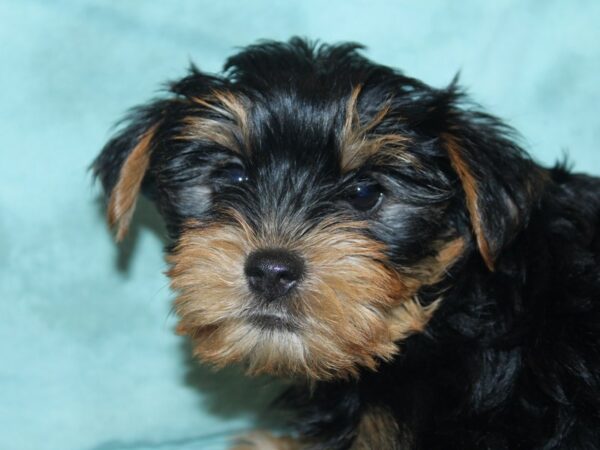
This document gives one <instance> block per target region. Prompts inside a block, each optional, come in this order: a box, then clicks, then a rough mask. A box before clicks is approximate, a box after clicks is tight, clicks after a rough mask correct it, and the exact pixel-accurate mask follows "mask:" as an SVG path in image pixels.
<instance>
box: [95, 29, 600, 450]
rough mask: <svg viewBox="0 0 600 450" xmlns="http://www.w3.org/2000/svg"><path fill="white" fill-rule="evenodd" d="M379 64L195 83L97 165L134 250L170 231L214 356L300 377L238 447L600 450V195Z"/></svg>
mask: <svg viewBox="0 0 600 450" xmlns="http://www.w3.org/2000/svg"><path fill="white" fill-rule="evenodd" d="M360 48H361V47H360V46H359V45H355V44H343V45H331V46H329V45H316V44H311V43H309V42H306V41H304V40H301V39H297V38H295V39H292V40H290V41H289V42H287V43H278V42H265V43H261V44H258V45H253V46H250V47H247V48H245V49H244V50H242V51H241V52H240V53H238V54H236V55H234V56H232V57H231V58H229V59H228V61H227V63H226V64H225V68H224V71H223V73H222V74H221V75H208V74H205V73H203V72H200V71H199V70H198V69H196V68H195V67H192V68H191V70H190V72H189V74H188V75H187V76H186V77H184V78H183V79H181V80H179V81H177V82H175V83H172V84H171V85H170V87H169V92H168V93H167V94H166V95H165V96H164V98H162V99H157V100H154V101H151V102H150V103H148V104H146V105H144V106H141V107H139V108H137V109H135V110H134V111H133V112H132V113H131V114H130V115H129V117H128V118H127V122H126V124H125V126H124V127H121V129H120V131H118V132H117V134H116V136H115V137H114V138H113V139H112V140H110V142H108V144H106V146H105V148H104V149H103V150H102V153H101V154H100V156H99V157H98V158H97V159H96V161H95V163H94V165H93V169H94V171H95V174H96V175H97V176H98V177H99V178H100V180H101V181H102V184H103V186H104V189H105V191H106V194H107V198H108V202H107V210H108V221H109V223H110V225H111V226H112V227H114V228H115V230H116V234H117V237H118V239H121V238H123V236H124V235H125V234H126V231H127V227H128V225H129V223H130V221H131V218H132V215H133V211H134V208H135V204H136V199H137V197H138V195H139V194H140V193H144V194H145V195H147V196H148V197H149V198H150V199H151V200H152V201H153V202H154V203H155V204H156V206H157V208H158V210H159V211H160V213H161V215H162V217H163V218H164V220H165V222H166V225H167V229H168V231H169V233H170V237H171V238H172V240H173V245H172V246H171V247H170V248H169V250H168V256H167V258H168V262H169V264H170V270H169V273H168V275H169V277H170V278H171V280H172V287H173V289H174V291H176V292H177V293H178V297H177V299H176V301H175V309H176V311H177V314H178V316H179V318H180V322H179V325H178V332H179V333H180V334H182V335H186V336H189V338H190V339H191V340H192V342H193V347H194V351H195V354H196V355H197V356H198V357H199V358H200V359H201V360H202V361H205V362H207V363H210V364H212V365H214V366H216V367H222V366H225V365H228V364H233V363H239V364H242V365H244V366H245V367H246V369H247V372H248V374H251V375H252V374H260V373H268V374H272V375H277V376H281V377H285V378H287V379H291V380H293V385H294V387H293V388H291V390H290V391H289V392H287V393H286V394H285V395H284V400H285V401H286V402H287V405H288V407H290V408H292V409H293V410H294V411H295V414H296V417H297V423H296V428H295V429H294V430H293V431H292V432H291V433H290V436H289V437H274V436H270V435H268V434H262V435H261V434H256V435H254V436H251V437H250V438H248V439H247V440H246V442H245V443H242V444H240V445H239V448H259V449H322V450H341V449H353V450H359V449H360V450H365V449H377V450H382V449H396V450H450V449H456V450H471V449H481V450H483V449H486V450H515V449H540V450H541V449H543V450H551V449H552V450H554V449H570V450H575V449H582V450H583V449H589V450H591V449H597V448H600V179H599V178H594V177H591V176H585V175H581V174H572V173H570V172H569V170H568V169H567V168H565V167H564V165H558V166H556V167H554V168H550V169H548V168H543V167H541V166H539V165H538V164H536V163H535V162H533V161H532V160H531V159H530V157H529V156H528V155H527V154H526V153H525V151H524V150H522V149H521V147H520V146H519V144H518V142H517V140H516V138H515V135H514V133H513V131H512V130H511V129H510V128H509V127H507V126H506V125H504V124H503V123H502V122H500V121H499V120H498V119H496V118H495V117H493V116H491V115H488V114H486V113H485V112H482V111H481V110H480V109H479V108H478V107H477V106H476V105H473V104H472V103H469V101H468V100H467V99H466V98H465V96H464V95H463V93H462V92H461V90H460V89H459V88H458V87H457V84H456V82H453V83H451V84H450V86H448V87H446V88H443V89H435V88H432V87H430V86H427V85H426V84H424V83H422V82H420V81H418V80H416V79H414V78H409V77H407V76H405V75H403V74H402V73H401V72H399V71H397V70H395V69H392V68H389V67H385V66H382V65H379V64H375V63H373V62H371V61H369V60H367V59H366V58H365V57H364V56H362V55H361V54H360V52H359V50H360Z"/></svg>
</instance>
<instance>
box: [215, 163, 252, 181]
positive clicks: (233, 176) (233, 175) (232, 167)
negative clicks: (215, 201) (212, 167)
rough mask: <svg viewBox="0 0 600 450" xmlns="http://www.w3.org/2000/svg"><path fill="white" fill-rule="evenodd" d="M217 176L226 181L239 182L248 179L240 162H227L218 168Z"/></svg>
mask: <svg viewBox="0 0 600 450" xmlns="http://www.w3.org/2000/svg"><path fill="white" fill-rule="evenodd" d="M219 177H220V178H222V179H223V180H224V181H226V182H227V183H231V184H240V183H244V182H245V181H248V175H247V174H246V170H245V169H244V167H242V165H241V164H236V163H232V164H227V165H226V166H223V167H221V169H219Z"/></svg>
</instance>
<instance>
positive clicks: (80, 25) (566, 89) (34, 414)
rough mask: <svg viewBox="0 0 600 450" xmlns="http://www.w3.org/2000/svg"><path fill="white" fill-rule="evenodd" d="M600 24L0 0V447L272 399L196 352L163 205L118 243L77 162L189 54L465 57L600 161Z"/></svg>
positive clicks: (446, 70)
mask: <svg viewBox="0 0 600 450" xmlns="http://www.w3.org/2000/svg"><path fill="white" fill-rule="evenodd" d="M599 23H600V2H598V1H597V0H590V1H568V0H565V1H557V0H554V1H552V0H543V1H522V0H495V1H493V2H491V1H489V2H487V1H486V2H484V1H476V0H461V1H414V0H410V1H409V0H406V1H383V0H379V1H377V0H371V1H358V0H354V1H337V0H329V1H323V2H321V1H317V0H305V1H302V2H293V1H281V2H274V1H273V2H269V1H258V0H254V1H239V2H233V1H228V0H219V1H211V2H206V1H191V0H190V1H185V0H170V1H160V2H159V1H156V2H150V1H145V2H144V1H140V0H129V1H116V0H115V1H92V0H86V1H75V0H56V1H51V0H37V1H36V0H14V1H10V0H0V449H3V450H43V449H52V450H124V449H136V450H137V449H168V450H170V449H172V450H183V449H186V450H189V449H202V450H205V449H223V448H225V442H226V436H229V435H231V434H233V433H236V432H239V431H240V430H243V429H245V428H247V427H251V426H255V425H256V419H255V412H256V411H260V410H262V409H264V405H265V404H266V402H267V401H268V399H269V398H270V397H271V396H272V395H273V392H274V389H273V388H271V387H269V385H270V383H269V380H267V379H258V380H248V379H245V378H243V377H241V376H240V375H239V374H238V373H236V372H235V370H228V371H225V372H222V373H217V374H215V373H213V372H211V371H210V370H209V369H207V368H204V367H202V366H199V365H197V364H196V363H194V362H192V361H190V359H189V356H188V355H189V351H188V349H187V347H186V345H185V343H184V342H183V340H181V339H180V338H178V337H176V336H174V334H173V325H174V322H175V321H174V318H173V316H172V314H170V301H171V300H172V294H171V293H170V292H169V289H168V283H167V279H166V277H165V276H164V275H163V271H164V270H165V263H164V262H163V259H162V253H161V249H162V246H163V245H164V242H163V241H162V240H161V238H159V234H160V231H161V228H160V225H158V224H157V223H158V221H157V218H156V215H155V213H154V212H153V210H152V208H151V207H149V206H148V205H147V204H142V205H141V207H140V210H139V214H137V216H136V217H137V218H136V224H135V226H134V229H133V233H132V234H131V236H130V237H129V238H128V240H127V241H126V242H125V244H124V245H123V246H121V247H120V248H119V247H117V246H115V245H114V244H113V242H112V239H111V236H110V234H109V233H108V232H107V230H106V226H105V224H104V222H103V217H102V212H101V208H100V203H99V201H98V198H99V189H98V187H97V186H93V185H92V181H91V177H90V174H89V172H87V167H88V165H89V164H90V163H91V161H92V160H93V158H94V156H95V155H96V154H97V152H98V151H99V149H100V148H101V147H102V145H103V143H104V142H105V141H106V140H107V138H108V137H109V134H110V127H111V125H112V124H113V123H114V122H115V121H116V119H118V118H119V117H121V115H122V114H123V112H124V111H125V110H126V109H127V108H129V107H130V106H132V105H135V104H138V103H141V102H144V101H146V100H147V99H149V98H150V97H151V96H153V95H155V94H156V92H157V89H158V88H159V86H160V85H161V83H162V82H164V81H165V80H166V79H173V78H176V77H179V76H181V75H183V74H184V73H185V68H186V67H187V65H188V63H189V61H190V60H193V61H195V62H196V63H197V64H198V65H199V66H200V67H201V68H202V69H205V70H208V71H217V70H219V68H220V66H221V64H222V63H223V61H224V58H225V57H226V56H227V55H229V54H231V53H232V52H233V51H234V49H235V47H237V46H242V45H246V44H249V43H252V42H254V41H256V40H257V39H259V38H273V39H286V38H288V37H290V36H291V35H295V34H299V35H303V36H308V37H311V38H320V39H322V40H324V41H340V40H354V41H359V42H363V43H364V44H366V45H367V46H368V47H369V49H368V51H367V55H368V56H369V57H371V58H373V59H375V60H376V61H379V62H382V63H386V64H389V65H394V66H397V67H401V68H403V69H404V70H405V71H406V72H407V73H408V74H410V75H413V76H416V77H418V78H421V79H423V80H424V81H426V82H428V83H430V84H433V85H435V86H443V85H445V84H447V83H448V82H449V81H450V80H451V78H452V77H453V76H454V74H455V72H456V71H457V70H459V69H460V70H461V74H462V75H461V78H462V83H463V85H465V86H466V87H467V88H468V90H469V91H470V92H471V94H472V96H473V97H474V98H475V99H477V101H479V102H480V103H481V104H483V105H484V106H485V107H486V108H488V109H489V110H490V111H492V112H494V113H495V114H497V115H500V116H501V117H503V118H505V119H506V120H507V121H508V122H509V123H510V124H512V125H514V126H515V127H516V128H517V129H519V130H520V131H521V133H522V134H523V136H524V137H525V139H526V143H527V144H526V145H527V147H528V149H529V150H530V151H531V152H532V154H533V155H534V156H535V157H536V158H537V159H538V160H539V161H541V162H543V163H547V164H549V163H552V162H554V161H555V160H556V159H558V158H560V157H561V155H562V154H563V152H568V154H569V155H570V157H571V159H572V160H573V161H574V162H575V167H576V169H578V170H581V171H588V172H593V173H596V174H600V114H599V111H598V105H599V104H600V79H599V76H600V75H599V74H600V27H599V25H598V24H599ZM264 420H265V421H266V422H265V423H264V424H266V425H269V424H270V421H269V419H268V418H266V419H264Z"/></svg>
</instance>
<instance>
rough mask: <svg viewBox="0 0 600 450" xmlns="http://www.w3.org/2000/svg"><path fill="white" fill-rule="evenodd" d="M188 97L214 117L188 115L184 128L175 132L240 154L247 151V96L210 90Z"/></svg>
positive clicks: (248, 134)
mask: <svg viewBox="0 0 600 450" xmlns="http://www.w3.org/2000/svg"><path fill="white" fill-rule="evenodd" d="M192 101H193V102H194V103H197V104H199V105H201V106H202V107H204V108H206V109H207V110H210V111H211V112H212V113H213V114H214V116H215V117H202V116H188V117H186V118H184V120H183V122H184V125H185V127H184V131H183V133H182V134H180V135H179V136H178V138H179V139H184V140H202V141H207V142H213V143H215V144H217V145H219V146H222V147H225V148H228V149H229V150H231V151H233V152H235V153H237V154H239V155H243V154H245V153H248V152H249V151H250V145H249V136H250V132H249V126H248V100H247V99H246V98H245V97H243V96H241V95H236V94H233V93H232V92H229V91H213V92H212V93H211V95H210V96H208V97H206V98H201V97H193V98H192Z"/></svg>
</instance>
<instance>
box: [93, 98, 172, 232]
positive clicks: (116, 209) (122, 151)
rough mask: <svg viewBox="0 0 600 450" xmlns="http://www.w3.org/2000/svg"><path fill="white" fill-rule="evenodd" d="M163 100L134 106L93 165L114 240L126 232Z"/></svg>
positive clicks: (165, 103) (153, 143) (164, 104)
mask: <svg viewBox="0 0 600 450" xmlns="http://www.w3.org/2000/svg"><path fill="white" fill-rule="evenodd" d="M168 104H169V102H168V101H166V100H161V101H156V102H153V103H151V104H150V105H148V106H144V107H141V108H138V109H135V110H134V111H133V112H132V113H131V114H130V115H129V116H128V117H127V118H126V120H125V123H127V125H126V126H125V127H124V128H122V129H121V130H120V131H118V132H117V134H116V135H115V136H114V137H113V138H112V139H111V140H110V141H109V142H108V143H107V144H106V145H105V146H104V148H103V149H102V152H101V153H100V155H99V156H98V157H97V158H96V160H95V161H94V163H93V165H92V170H93V172H94V176H95V177H97V178H99V179H100V181H101V182H102V186H103V187H104V192H105V194H106V197H107V200H108V202H107V211H106V215H107V220H108V224H109V226H110V227H111V228H114V229H115V231H116V239H117V241H121V240H122V239H123V238H124V237H125V235H126V234H127V230H128V228H129V223H130V222H131V218H132V216H133V212H134V210H135V205H136V202H137V198H138V195H139V194H140V191H141V189H142V182H143V181H144V177H145V176H146V173H147V171H148V169H149V166H150V157H151V154H152V151H153V149H154V148H156V146H157V140H158V135H159V129H160V126H161V122H162V118H163V117H164V115H165V111H166V110H167V108H168Z"/></svg>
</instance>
